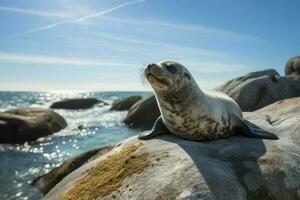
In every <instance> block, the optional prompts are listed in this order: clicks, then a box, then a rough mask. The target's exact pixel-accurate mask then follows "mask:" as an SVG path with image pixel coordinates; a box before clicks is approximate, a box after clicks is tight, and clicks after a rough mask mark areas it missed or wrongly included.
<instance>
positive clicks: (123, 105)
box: [110, 96, 142, 111]
mask: <svg viewBox="0 0 300 200" xmlns="http://www.w3.org/2000/svg"><path fill="white" fill-rule="evenodd" d="M141 99H142V97H141V96H131V97H128V98H125V99H122V100H120V101H118V102H116V103H114V104H113V105H112V107H111V109H110V110H116V111H122V110H128V109H130V108H131V106H133V105H134V104H135V103H136V102H138V101H139V100H141Z"/></svg>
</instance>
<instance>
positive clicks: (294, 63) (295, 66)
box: [285, 56, 300, 76]
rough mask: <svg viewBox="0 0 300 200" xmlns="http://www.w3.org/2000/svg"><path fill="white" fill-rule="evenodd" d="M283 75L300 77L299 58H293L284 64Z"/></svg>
mask: <svg viewBox="0 0 300 200" xmlns="http://www.w3.org/2000/svg"><path fill="white" fill-rule="evenodd" d="M285 75H287V76H300V56H296V57H293V58H291V59H290V60H289V61H288V62H287V63H286V65H285Z"/></svg>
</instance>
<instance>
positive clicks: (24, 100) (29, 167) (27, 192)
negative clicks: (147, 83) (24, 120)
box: [0, 92, 147, 200]
mask: <svg viewBox="0 0 300 200" xmlns="http://www.w3.org/2000/svg"><path fill="white" fill-rule="evenodd" d="M132 95H141V96H145V95H147V92H81V93H80V92H0V111H5V110H8V109H12V108H22V107H43V108H48V107H49V106H50V105H51V104H52V103H53V102H55V101H58V100H61V99H64V98H72V97H96V98H97V99H99V100H103V101H106V102H108V103H110V104H111V103H113V102H114V101H117V100H119V99H122V98H125V97H128V96H132ZM109 108H110V106H105V107H95V108H91V109H86V110H56V112H58V113H59V114H60V115H62V116H63V117H64V118H65V119H66V121H67V123H68V127H67V128H65V129H63V130H62V131H60V132H58V133H55V134H53V135H49V136H47V137H44V138H40V139H38V140H37V141H35V142H31V143H25V144H0V199H5V200H9V199H30V200H31V199H33V200H36V199H41V198H42V194H41V192H40V191H39V190H38V189H36V188H35V187H33V186H31V185H30V182H31V181H32V180H33V179H34V178H36V177H38V176H40V175H43V174H45V173H47V172H49V171H50V170H51V169H52V168H54V167H56V166H59V165H60V164H61V163H62V162H63V161H65V160H67V159H69V158H72V157H74V156H76V155H79V154H81V153H83V152H86V151H88V150H91V149H95V148H99V147H103V146H106V145H109V144H115V143H117V142H119V141H121V140H123V139H125V138H128V137H131V136H134V135H137V134H138V133H139V131H138V130H136V129H132V128H129V127H128V126H126V125H125V124H124V123H122V119H123V118H124V117H125V116H126V113H127V111H122V112H118V111H109ZM79 125H83V127H84V128H83V129H81V130H79V129H78V128H77V127H78V126H79Z"/></svg>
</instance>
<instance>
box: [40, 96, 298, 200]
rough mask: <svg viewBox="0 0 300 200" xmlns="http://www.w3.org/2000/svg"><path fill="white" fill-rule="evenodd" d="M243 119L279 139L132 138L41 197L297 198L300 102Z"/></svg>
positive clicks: (281, 103) (284, 103)
mask: <svg viewBox="0 0 300 200" xmlns="http://www.w3.org/2000/svg"><path fill="white" fill-rule="evenodd" d="M245 117H246V119H247V120H249V123H250V122H251V123H255V124H256V125H258V126H260V127H261V128H263V129H265V130H267V131H269V132H272V133H274V134H276V135H278V136H279V138H280V139H279V140H261V139H254V138H246V137H243V136H232V137H229V138H226V139H220V140H215V141H209V142H193V141H188V140H183V139H180V138H178V137H175V136H172V135H164V136H160V137H157V138H154V139H152V140H147V141H141V140H138V139H137V138H136V137H132V138H129V139H127V140H125V141H123V142H122V143H121V144H120V145H118V146H117V147H116V148H114V149H113V150H112V151H111V152H109V153H108V154H105V155H103V156H99V157H98V158H96V159H95V160H93V161H91V162H89V163H87V164H85V165H83V166H82V167H80V168H78V169H77V170H75V171H74V172H72V173H71V174H69V175H68V176H66V177H65V178H64V179H63V180H62V181H61V182H60V183H58V184H57V185H56V186H55V187H54V188H53V189H52V190H51V191H50V192H49V193H48V194H47V195H46V196H45V198H44V199H51V200H53V199H63V200H67V199H72V200H76V199H136V200H140V199H144V200H152V199H177V200H180V199H182V200H183V199H185V200H187V199H204V200H210V199H237V200H246V199H278V200H281V199H290V200H293V199H295V200H296V199H299V198H300V193H299V191H300V181H299V180H300V165H299V163H300V157H299V155H300V148H299V146H300V133H299V130H300V123H298V122H299V121H300V98H292V99H287V100H284V101H279V102H276V103H274V104H272V105H270V106H267V107H265V108H263V109H260V110H257V111H255V112H252V113H245Z"/></svg>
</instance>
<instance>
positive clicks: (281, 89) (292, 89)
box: [216, 69, 300, 111]
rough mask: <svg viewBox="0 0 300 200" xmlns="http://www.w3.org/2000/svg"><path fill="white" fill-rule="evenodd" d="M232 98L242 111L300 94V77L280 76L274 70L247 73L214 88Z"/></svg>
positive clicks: (252, 109) (255, 108)
mask: <svg viewBox="0 0 300 200" xmlns="http://www.w3.org/2000/svg"><path fill="white" fill-rule="evenodd" d="M216 90H219V91H221V92H224V93H226V94H227V95H229V96H230V97H231V98H233V99H234V100H235V101H236V102H237V103H238V104H239V106H240V107H241V109H242V110H243V111H254V110H257V109H259V108H262V107H264V106H267V105H270V104H272V103H274V102H276V101H279V100H283V99H288V98H292V97H299V96H300V77H292V76H291V77H281V76H280V75H279V74H278V73H277V72H276V71H275V70H272V69H270V70H265V71H258V72H253V73H249V74H247V75H245V76H241V77H238V78H235V79H232V80H230V81H228V82H226V83H225V84H223V85H222V86H220V87H218V88H216Z"/></svg>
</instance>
